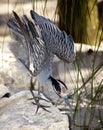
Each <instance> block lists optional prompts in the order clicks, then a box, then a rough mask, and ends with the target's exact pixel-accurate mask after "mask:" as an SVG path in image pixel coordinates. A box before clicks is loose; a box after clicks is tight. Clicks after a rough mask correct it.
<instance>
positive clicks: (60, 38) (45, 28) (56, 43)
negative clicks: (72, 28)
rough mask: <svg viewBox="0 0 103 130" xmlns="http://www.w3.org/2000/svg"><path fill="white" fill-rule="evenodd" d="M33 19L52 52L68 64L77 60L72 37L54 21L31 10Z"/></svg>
mask: <svg viewBox="0 0 103 130" xmlns="http://www.w3.org/2000/svg"><path fill="white" fill-rule="evenodd" d="M30 13H31V17H32V18H33V20H34V21H36V22H37V23H38V24H39V26H40V28H41V33H42V36H43V39H44V41H45V43H46V44H47V47H48V48H49V50H51V52H52V53H53V54H55V55H57V56H58V57H59V58H60V59H62V60H64V61H66V62H72V61H74V59H75V56H76V54H75V47H74V41H73V38H72V36H71V35H69V36H68V35H67V34H66V33H65V31H61V30H60V29H59V28H58V27H57V26H56V25H55V24H54V23H53V22H52V21H50V20H49V19H46V18H44V17H42V16H40V15H38V14H37V13H36V12H34V11H32V10H31V12H30Z"/></svg>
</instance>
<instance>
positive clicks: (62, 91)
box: [49, 76, 68, 97]
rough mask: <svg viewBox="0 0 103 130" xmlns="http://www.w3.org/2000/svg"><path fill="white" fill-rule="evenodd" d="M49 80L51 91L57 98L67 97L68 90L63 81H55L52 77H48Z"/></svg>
mask: <svg viewBox="0 0 103 130" xmlns="http://www.w3.org/2000/svg"><path fill="white" fill-rule="evenodd" d="M49 80H51V82H52V86H53V89H54V90H55V92H56V94H57V95H58V96H60V97H65V96H67V95H68V88H67V86H66V85H65V83H64V82H63V81H61V80H57V79H55V78H53V77H52V76H50V77H49Z"/></svg>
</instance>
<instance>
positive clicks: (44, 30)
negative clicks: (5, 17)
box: [8, 11, 76, 97]
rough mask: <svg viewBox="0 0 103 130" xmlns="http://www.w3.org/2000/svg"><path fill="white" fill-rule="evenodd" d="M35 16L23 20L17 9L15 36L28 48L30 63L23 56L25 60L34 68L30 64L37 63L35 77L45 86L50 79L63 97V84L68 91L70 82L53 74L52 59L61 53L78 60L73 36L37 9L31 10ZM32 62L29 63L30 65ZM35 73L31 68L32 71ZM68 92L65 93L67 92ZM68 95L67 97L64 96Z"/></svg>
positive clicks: (69, 59)
mask: <svg viewBox="0 0 103 130" xmlns="http://www.w3.org/2000/svg"><path fill="white" fill-rule="evenodd" d="M30 13H31V17H32V19H31V20H30V19H28V18H27V16H26V15H23V16H22V19H20V18H19V17H18V15H17V14H16V13H15V12H13V14H14V17H12V18H10V19H9V21H8V26H9V28H10V29H11V32H12V33H13V35H14V38H15V40H17V41H20V42H21V44H22V45H23V47H24V48H25V50H26V53H27V56H28V60H29V61H28V62H27V61H25V59H22V57H17V58H18V59H20V60H21V59H22V61H21V62H22V63H23V64H24V65H25V67H27V69H28V70H30V64H33V69H34V70H33V72H32V74H33V76H36V77H37V78H38V81H39V82H40V83H41V85H45V83H46V81H48V80H49V81H51V83H52V85H54V88H55V91H56V92H57V91H58V92H59V93H58V95H59V96H61V97H62V96H63V94H62V93H63V92H62V89H61V87H60V86H61V85H62V86H64V88H65V89H66V90H67V88H66V85H65V84H64V83H63V82H62V81H59V80H55V82H53V81H54V80H53V79H54V78H53V77H52V68H51V65H52V60H53V56H54V55H56V56H58V57H59V58H60V59H61V60H63V61H65V62H68V63H70V62H73V61H74V60H75V55H76V54H75V47H74V41H73V39H72V36H71V35H69V36H68V35H67V34H66V33H65V31H61V30H60V29H59V28H58V27H57V26H56V25H55V24H53V22H52V21H50V20H49V19H46V18H44V17H42V16H40V15H38V14H37V13H36V12H34V11H30ZM26 63H29V64H26ZM30 72H31V71H30ZM56 84H58V85H57V87H56ZM64 95H65V94H64ZM64 97H65V96H64Z"/></svg>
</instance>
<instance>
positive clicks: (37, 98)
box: [18, 58, 50, 113]
mask: <svg viewBox="0 0 103 130" xmlns="http://www.w3.org/2000/svg"><path fill="white" fill-rule="evenodd" d="M18 60H19V61H20V62H21V63H22V64H23V65H24V67H25V68H26V69H27V71H28V72H29V75H30V77H31V80H30V84H31V86H30V92H31V94H32V97H33V98H29V100H31V99H34V101H35V103H34V102H32V103H33V104H34V105H37V110H36V112H35V113H37V112H38V110H39V108H42V109H43V110H45V111H47V112H50V111H49V110H47V109H46V108H49V107H50V106H45V105H42V104H40V102H39V100H44V101H46V102H49V101H48V100H46V99H44V98H42V97H40V90H39V86H38V96H37V97H36V96H35V95H34V93H33V90H34V83H33V81H32V78H33V77H34V75H33V72H32V71H31V70H30V69H29V67H28V66H27V65H26V64H25V63H24V62H23V60H22V59H20V58H18Z"/></svg>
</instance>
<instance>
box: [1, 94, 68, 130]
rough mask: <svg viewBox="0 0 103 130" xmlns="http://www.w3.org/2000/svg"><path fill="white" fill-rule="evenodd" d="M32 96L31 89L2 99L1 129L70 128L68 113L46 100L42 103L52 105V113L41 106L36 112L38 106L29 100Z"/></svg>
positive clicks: (64, 129)
mask: <svg viewBox="0 0 103 130" xmlns="http://www.w3.org/2000/svg"><path fill="white" fill-rule="evenodd" d="M36 94H37V92H36V91H35V95H36ZM42 97H43V98H45V97H44V96H43V95H42ZM30 98H31V94H30V92H29V91H21V92H19V93H16V94H14V95H12V96H11V97H10V98H6V99H5V98H3V99H2V100H0V130H69V128H68V127H69V123H68V117H67V116H66V115H64V114H61V113H60V111H59V110H58V109H57V108H56V107H55V106H53V105H52V104H51V103H50V102H46V101H44V100H42V101H40V103H41V104H43V105H46V106H50V107H49V108H48V110H49V111H50V113H49V112H46V111H44V110H43V109H41V108H40V109H39V111H38V113H37V114H36V113H35V111H36V108H37V106H36V105H33V104H32V102H33V100H28V99H30Z"/></svg>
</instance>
